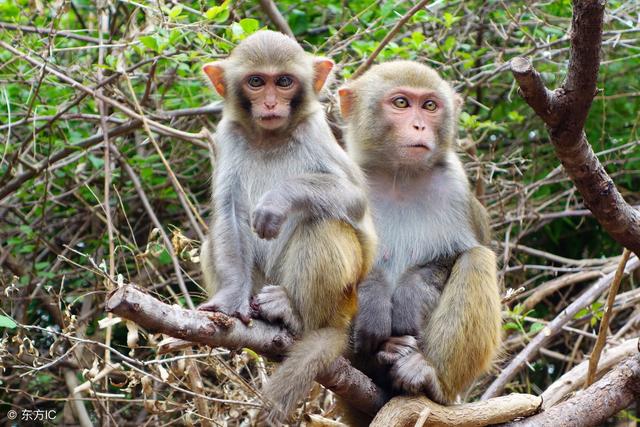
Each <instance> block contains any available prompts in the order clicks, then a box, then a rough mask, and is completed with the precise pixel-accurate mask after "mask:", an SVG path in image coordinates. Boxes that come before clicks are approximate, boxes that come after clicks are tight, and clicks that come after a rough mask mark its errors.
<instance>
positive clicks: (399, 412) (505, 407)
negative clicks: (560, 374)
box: [371, 394, 542, 427]
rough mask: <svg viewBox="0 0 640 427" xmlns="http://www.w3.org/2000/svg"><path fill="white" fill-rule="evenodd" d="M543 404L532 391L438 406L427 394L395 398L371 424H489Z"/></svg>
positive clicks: (376, 426)
mask: <svg viewBox="0 0 640 427" xmlns="http://www.w3.org/2000/svg"><path fill="white" fill-rule="evenodd" d="M541 405H542V399H541V398H540V397H537V396H532V395H530V394H510V395H508V396H503V397H495V398H493V399H489V400H485V401H481V402H473V403H464V404H461V405H453V406H442V405H438V404H437V403H435V402H432V401H431V400H429V399H427V398H424V397H396V398H394V399H392V400H391V401H390V402H389V403H388V404H387V405H385V407H384V408H382V409H381V410H380V412H378V415H376V417H375V419H374V420H373V422H372V423H371V427H405V426H406V427H409V426H422V425H428V426H466V427H478V426H486V425H490V424H498V423H504V422H506V421H510V420H512V419H514V418H518V417H526V416H529V415H533V414H535V413H536V412H538V411H539V410H540V407H541Z"/></svg>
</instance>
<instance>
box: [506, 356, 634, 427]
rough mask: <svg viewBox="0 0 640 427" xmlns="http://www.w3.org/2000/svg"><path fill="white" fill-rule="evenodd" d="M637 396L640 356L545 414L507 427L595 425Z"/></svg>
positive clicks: (628, 360)
mask: <svg viewBox="0 0 640 427" xmlns="http://www.w3.org/2000/svg"><path fill="white" fill-rule="evenodd" d="M638 397H640V356H638V355H636V356H633V357H631V358H629V359H627V360H626V361H624V362H622V363H621V364H620V365H618V366H617V367H616V368H615V369H614V370H613V371H611V372H609V373H608V374H607V375H605V376H604V377H603V378H602V379H601V380H600V381H598V382H596V383H595V384H593V385H592V386H590V387H589V388H587V389H586V390H583V391H581V392H579V393H578V394H577V395H576V396H574V397H572V398H571V399H569V400H567V401H566V402H563V403H560V404H559V405H557V406H554V407H552V408H550V409H548V410H546V411H545V412H542V413H540V414H538V415H535V416H533V417H530V418H527V419H524V420H522V421H518V422H514V423H510V424H509V426H513V427H516V426H536V427H540V426H549V427H555V426H581V427H583V426H597V425H602V423H604V422H605V421H606V420H607V418H609V417H611V416H613V415H615V414H617V413H618V412H619V411H621V410H623V409H624V408H626V407H627V406H629V405H631V404H632V403H633V402H635V400H636V399H637V398H638Z"/></svg>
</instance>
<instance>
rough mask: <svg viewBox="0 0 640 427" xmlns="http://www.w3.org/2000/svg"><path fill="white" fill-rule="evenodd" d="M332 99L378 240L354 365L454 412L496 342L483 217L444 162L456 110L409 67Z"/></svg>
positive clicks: (448, 95) (387, 67) (442, 86)
mask: <svg viewBox="0 0 640 427" xmlns="http://www.w3.org/2000/svg"><path fill="white" fill-rule="evenodd" d="M339 95H340V107H341V112H342V115H343V116H344V118H345V120H346V124H347V130H346V142H347V149H348V151H349V153H350V154H351V155H352V157H353V158H354V159H355V160H356V162H357V163H358V164H359V165H360V166H361V168H362V169H363V171H364V172H365V175H366V178H367V184H368V186H369V192H370V202H371V205H372V212H373V217H374V222H375V225H376V230H377V232H378V235H379V239H380V242H379V243H380V244H379V248H378V253H377V257H376V259H375V262H374V267H373V270H372V273H371V274H370V275H369V277H368V278H367V279H366V280H365V281H364V282H363V283H362V284H361V286H360V290H359V306H360V309H359V312H358V315H357V317H356V320H355V323H354V324H355V351H356V356H357V358H358V359H362V357H363V356H364V358H367V357H373V355H374V354H375V352H376V351H377V350H381V351H380V353H378V360H381V361H382V362H383V363H386V364H388V365H389V366H390V372H389V375H390V377H391V382H392V385H393V386H394V388H396V389H397V390H399V391H402V392H408V393H425V394H426V395H427V396H428V397H430V398H431V399H432V400H434V401H436V402H439V403H443V404H448V403H452V402H453V401H454V400H455V399H456V396H457V395H458V394H459V393H460V392H461V391H463V390H465V389H466V388H467V387H469V386H470V384H471V382H472V381H473V380H474V379H475V378H476V377H477V376H478V375H479V374H481V373H483V372H485V371H486V370H487V369H488V368H489V367H490V365H491V362H492V359H493V358H494V356H495V354H496V352H497V349H498V346H499V343H500V334H501V320H500V297H499V288H498V284H497V279H496V259H495V255H494V253H493V252H492V251H491V250H490V249H488V248H487V247H486V245H487V244H488V241H489V227H488V221H487V218H486V212H485V211H484V208H483V207H482V205H480V203H479V202H478V201H477V200H476V198H475V197H474V196H473V195H472V194H471V193H470V190H469V183H468V180H467V177H466V174H465V172H464V169H463V167H462V164H461V162H460V160H459V158H458V156H457V155H456V154H455V153H454V151H453V144H454V141H455V138H456V128H457V110H458V99H459V98H458V97H457V95H456V94H455V93H454V91H453V89H452V88H451V87H450V86H449V85H448V84H447V83H446V82H445V81H444V80H442V79H441V78H440V76H438V74H437V73H436V72H435V71H434V70H432V69H431V68H429V67H427V66H424V65H421V64H417V63H413V62H409V61H395V62H388V63H385V64H381V65H377V66H375V67H373V68H371V70H369V71H368V72H366V73H365V74H364V75H362V76H361V77H360V78H358V79H356V80H354V81H351V82H349V83H348V84H347V85H346V86H344V87H343V88H341V89H340V90H339ZM451 264H452V267H451ZM449 269H451V270H450V271H451V272H450V274H449ZM389 336H391V338H389ZM387 338H389V339H387Z"/></svg>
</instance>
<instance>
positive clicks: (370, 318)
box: [353, 301, 391, 355]
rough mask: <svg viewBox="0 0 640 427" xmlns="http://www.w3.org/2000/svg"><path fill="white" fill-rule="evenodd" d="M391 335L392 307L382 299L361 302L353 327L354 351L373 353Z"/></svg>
mask: <svg viewBox="0 0 640 427" xmlns="http://www.w3.org/2000/svg"><path fill="white" fill-rule="evenodd" d="M389 336H391V309H390V307H388V305H387V304H383V303H381V302H380V301H379V302H378V303H377V304H361V305H360V309H359V311H358V314H357V315H356V318H355V321H354V327H353V351H354V352H355V353H356V354H365V355H373V354H374V353H375V352H376V351H377V350H378V348H379V347H380V344H382V343H383V342H385V341H386V340H387V339H388V338H389Z"/></svg>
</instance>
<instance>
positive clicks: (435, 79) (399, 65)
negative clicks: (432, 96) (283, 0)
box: [354, 61, 453, 95]
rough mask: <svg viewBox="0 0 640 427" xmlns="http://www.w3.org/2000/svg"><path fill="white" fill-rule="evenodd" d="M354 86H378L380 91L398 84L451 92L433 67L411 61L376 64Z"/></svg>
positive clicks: (446, 92)
mask: <svg viewBox="0 0 640 427" xmlns="http://www.w3.org/2000/svg"><path fill="white" fill-rule="evenodd" d="M354 85H355V88H356V89H358V88H372V87H374V88H378V89H379V90H380V91H381V92H387V91H388V90H389V89H391V88H394V87H399V86H405V87H412V88H416V89H430V90H433V91H437V92H444V93H445V94H447V95H449V94H453V89H452V88H451V86H450V85H449V83H447V82H446V81H445V80H443V79H442V78H441V77H440V75H439V74H438V72H437V71H436V70H434V69H433V68H431V67H429V66H427V65H424V64H420V63H417V62H413V61H390V62H385V63H383V64H378V65H375V66H373V67H371V69H370V70H369V71H367V72H366V73H364V74H363V75H362V76H361V77H360V78H359V79H356V80H355V82H354Z"/></svg>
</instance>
